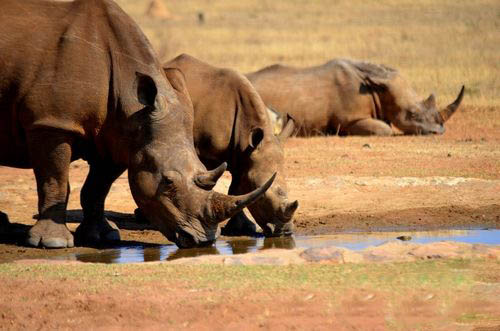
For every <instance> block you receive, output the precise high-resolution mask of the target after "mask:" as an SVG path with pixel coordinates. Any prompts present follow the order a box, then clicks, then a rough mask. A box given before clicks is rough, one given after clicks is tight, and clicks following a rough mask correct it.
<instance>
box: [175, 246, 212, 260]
mask: <svg viewBox="0 0 500 331" xmlns="http://www.w3.org/2000/svg"><path fill="white" fill-rule="evenodd" d="M219 254H220V253H219V251H218V250H217V248H216V247H215V246H212V247H201V248H179V249H177V250H176V251H173V252H171V253H170V254H169V255H168V257H167V261H172V260H175V259H180V258H183V257H196V256H200V255H219Z"/></svg>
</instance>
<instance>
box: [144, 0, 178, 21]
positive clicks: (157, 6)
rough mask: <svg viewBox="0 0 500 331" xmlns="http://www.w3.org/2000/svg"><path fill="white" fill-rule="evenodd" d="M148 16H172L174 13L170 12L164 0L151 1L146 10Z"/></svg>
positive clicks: (162, 17)
mask: <svg viewBox="0 0 500 331" xmlns="http://www.w3.org/2000/svg"><path fill="white" fill-rule="evenodd" d="M146 16H149V17H153V18H160V19H168V18H172V14H170V12H169V10H168V9H167V6H165V4H164V3H163V1H162V0H153V1H151V3H150V4H149V7H148V9H147V10H146Z"/></svg>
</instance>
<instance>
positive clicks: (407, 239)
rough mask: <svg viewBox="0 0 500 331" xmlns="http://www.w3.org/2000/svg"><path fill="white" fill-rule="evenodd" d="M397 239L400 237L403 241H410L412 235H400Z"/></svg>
mask: <svg viewBox="0 0 500 331" xmlns="http://www.w3.org/2000/svg"><path fill="white" fill-rule="evenodd" d="M396 239H399V240H401V241H410V240H411V236H399V237H396Z"/></svg>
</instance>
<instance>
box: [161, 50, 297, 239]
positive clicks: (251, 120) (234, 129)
mask: <svg viewBox="0 0 500 331" xmlns="http://www.w3.org/2000/svg"><path fill="white" fill-rule="evenodd" d="M163 67H164V69H165V70H167V69H168V68H176V69H180V70H181V71H182V72H183V73H184V75H185V78H186V85H187V89H188V91H189V94H190V96H191V100H192V102H193V105H194V145H195V147H196V152H197V153H198V155H199V157H200V159H201V160H202V162H203V163H204V164H205V165H206V166H207V167H214V166H216V165H217V164H220V163H221V162H227V164H228V170H229V171H230V172H231V175H232V182H231V186H230V188H229V194H243V193H246V192H249V191H251V190H253V189H255V188H257V187H259V186H260V185H262V184H264V183H265V182H266V180H267V178H269V176H270V175H272V174H273V173H275V172H277V173H278V176H277V177H276V180H275V182H274V184H273V186H272V187H271V188H270V189H269V190H268V191H267V192H266V193H265V194H264V196H263V197H262V198H261V199H260V200H258V201H257V202H256V203H255V204H253V205H251V206H249V207H248V209H249V210H250V213H251V214H252V216H253V217H254V218H255V221H256V222H257V223H258V224H259V225H260V226H261V227H262V229H263V230H264V234H265V235H266V236H278V235H283V234H289V233H291V232H292V217H293V214H294V212H295V210H296V209H297V207H298V202H297V201H294V202H289V201H288V198H287V186H286V182H285V176H284V171H283V162H284V155H283V154H284V153H283V148H282V144H281V143H282V141H283V140H284V139H286V138H287V137H288V136H289V135H290V134H291V133H292V131H293V129H294V123H293V120H289V121H288V122H287V124H286V125H285V127H284V129H283V131H282V133H281V134H280V135H279V136H278V137H276V136H275V135H274V134H273V133H272V130H271V126H270V122H269V117H268V115H267V113H266V107H265V105H264V103H263V102H262V100H261V98H260V97H259V95H258V94H257V92H256V91H255V90H254V88H253V87H252V85H251V84H250V82H249V81H248V80H247V79H246V78H245V77H244V76H243V75H241V74H239V73H237V72H235V71H233V70H229V69H220V68H216V67H213V66H211V65H208V64H206V63H204V62H202V61H200V60H198V59H195V58H193V57H191V56H189V55H185V54H183V55H180V56H178V57H176V58H175V59H173V60H171V61H170V62H167V63H165V64H164V65H163ZM244 224H247V225H248V224H251V223H250V222H249V221H248V219H246V217H245V216H244V214H243V212H241V213H239V214H238V215H237V216H236V217H234V218H232V219H231V220H230V221H229V223H228V224H227V225H226V227H225V228H224V230H225V231H224V233H225V234H228V235H229V234H233V235H236V234H249V233H248V232H250V233H251V232H255V226H254V228H253V229H251V228H250V229H249V228H248V226H246V227H244V226H243V225H244ZM245 229H246V231H245Z"/></svg>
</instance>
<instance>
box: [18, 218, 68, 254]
mask: <svg viewBox="0 0 500 331" xmlns="http://www.w3.org/2000/svg"><path fill="white" fill-rule="evenodd" d="M27 243H28V245H30V246H34V247H38V246H39V245H41V246H42V247H45V248H65V247H73V246H74V243H73V235H72V234H71V232H70V231H69V229H68V228H67V227H66V224H65V223H56V222H54V221H53V220H51V219H40V220H38V221H37V222H36V224H35V225H33V226H32V227H31V229H30V230H29V232H28V238H27Z"/></svg>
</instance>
